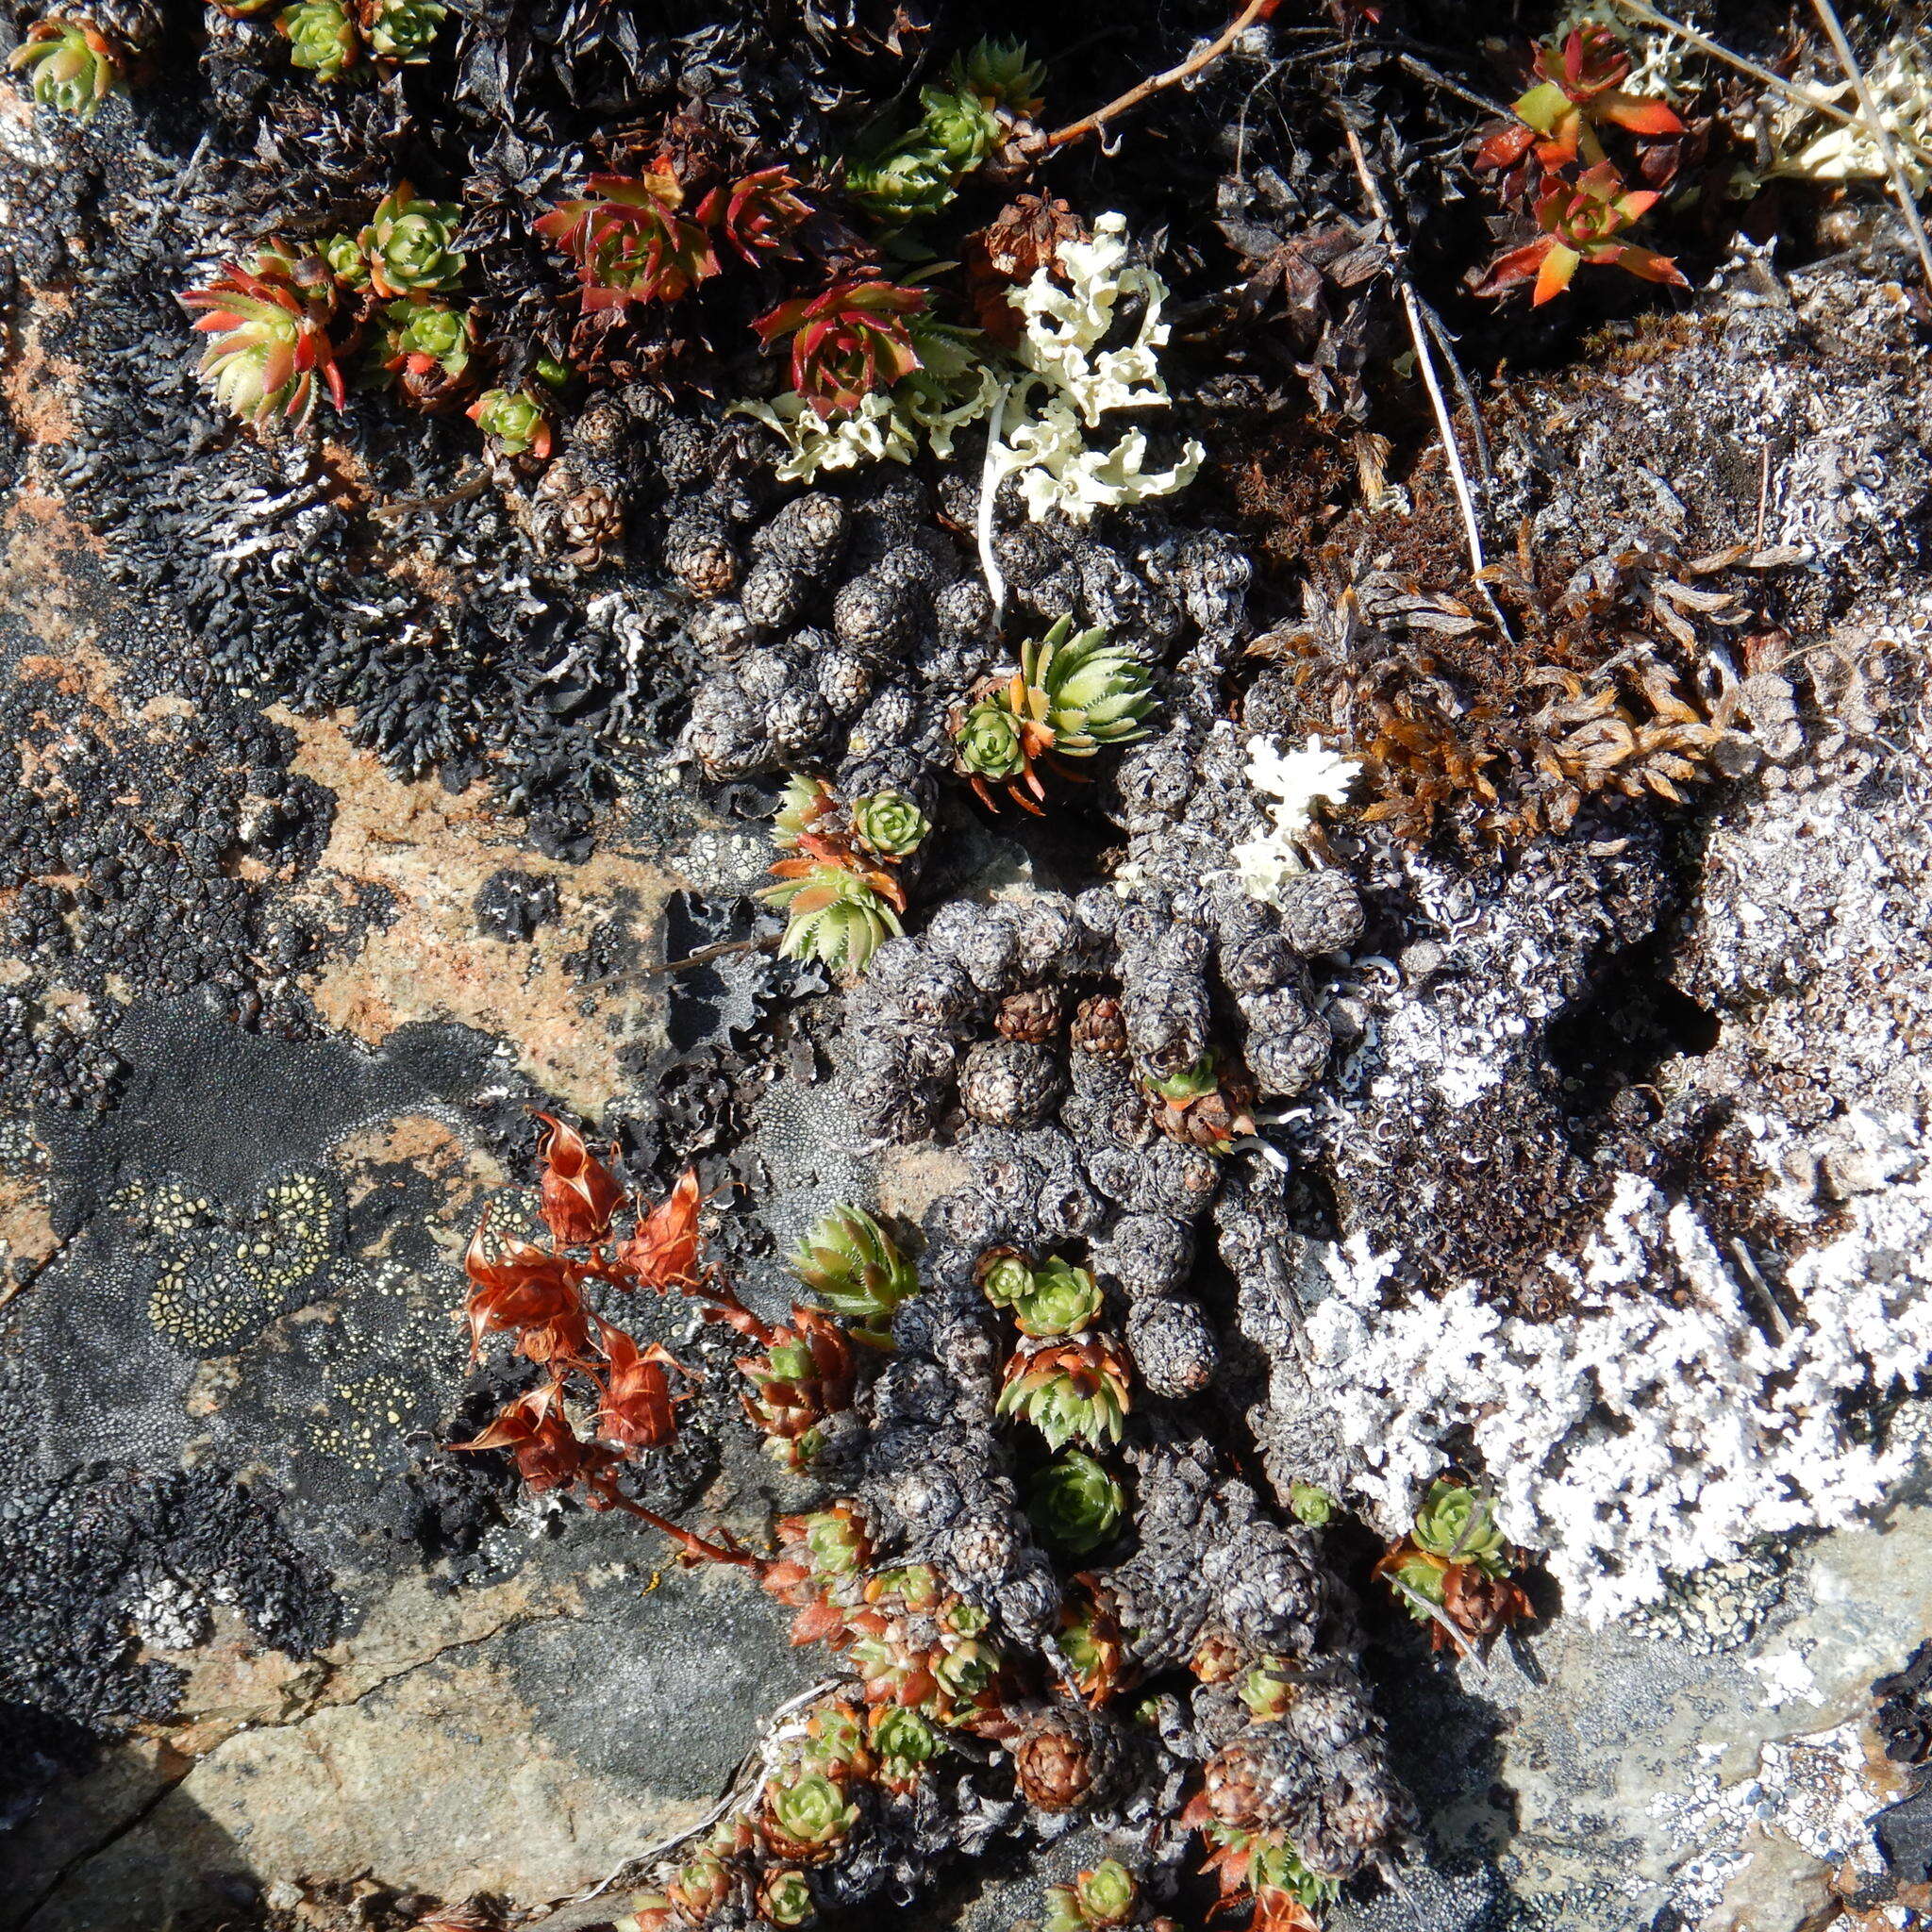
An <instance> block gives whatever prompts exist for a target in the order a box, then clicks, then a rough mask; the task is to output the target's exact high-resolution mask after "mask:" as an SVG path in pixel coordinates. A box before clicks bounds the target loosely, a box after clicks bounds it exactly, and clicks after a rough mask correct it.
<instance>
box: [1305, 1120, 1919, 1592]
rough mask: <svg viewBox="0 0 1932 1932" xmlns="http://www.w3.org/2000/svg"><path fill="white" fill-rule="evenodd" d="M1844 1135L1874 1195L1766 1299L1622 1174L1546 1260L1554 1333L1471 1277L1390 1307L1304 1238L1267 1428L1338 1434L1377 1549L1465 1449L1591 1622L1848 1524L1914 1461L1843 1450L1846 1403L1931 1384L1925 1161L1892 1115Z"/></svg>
mask: <svg viewBox="0 0 1932 1932" xmlns="http://www.w3.org/2000/svg"><path fill="white" fill-rule="evenodd" d="M1851 1130H1852V1132H1853V1136H1854V1138H1855V1139H1857V1140H1858V1141H1860V1142H1861V1143H1862V1144H1863V1145H1864V1149H1865V1153H1866V1155H1867V1157H1868V1167H1867V1176H1868V1178H1869V1181H1870V1191H1866V1192H1863V1193H1860V1194H1858V1195H1857V1196H1856V1197H1855V1198H1854V1199H1852V1200H1851V1201H1850V1202H1849V1203H1846V1204H1845V1207H1844V1211H1845V1212H1846V1214H1847V1217H1848V1221H1849V1225H1847V1227H1846V1228H1845V1229H1844V1231H1843V1232H1841V1233H1840V1234H1838V1235H1837V1236H1836V1237H1835V1238H1834V1239H1832V1240H1830V1241H1826V1242H1824V1243H1823V1244H1822V1245H1820V1246H1818V1247H1816V1248H1813V1249H1811V1250H1809V1251H1807V1252H1806V1253H1803V1254H1801V1255H1798V1256H1797V1257H1794V1258H1793V1259H1792V1261H1791V1262H1790V1267H1789V1269H1788V1270H1787V1273H1786V1276H1785V1280H1784V1284H1783V1291H1782V1295H1781V1298H1780V1301H1779V1305H1778V1306H1777V1307H1768V1306H1767V1305H1766V1303H1767V1296H1768V1294H1769V1292H1770V1291H1767V1290H1765V1289H1764V1288H1763V1287H1762V1285H1761V1284H1759V1283H1757V1282H1755V1281H1746V1280H1744V1279H1742V1278H1740V1274H1737V1273H1736V1272H1734V1270H1733V1268H1732V1266H1731V1265H1730V1263H1729V1261H1728V1260H1727V1258H1726V1257H1725V1256H1724V1254H1723V1253H1722V1252H1721V1251H1720V1250H1719V1248H1718V1246H1717V1244H1716V1242H1715V1241H1713V1239H1712V1238H1711V1236H1710V1234H1709V1232H1708V1231H1707V1229H1706V1227H1705V1226H1704V1225H1703V1224H1702V1223H1701V1222H1700V1221H1699V1220H1698V1218H1697V1216H1696V1214H1695V1213H1694V1211H1693V1210H1692V1209H1691V1208H1690V1207H1689V1206H1687V1205H1686V1204H1684V1203H1682V1202H1677V1203H1673V1202H1672V1201H1670V1200H1669V1199H1668V1198H1666V1196H1665V1195H1664V1194H1662V1193H1661V1192H1660V1191H1658V1190H1657V1188H1656V1187H1655V1186H1654V1185H1652V1184H1651V1183H1650V1182H1649V1181H1647V1180H1644V1179H1642V1178H1640V1177H1639V1176H1637V1175H1634V1174H1624V1175H1621V1176H1619V1178H1618V1181H1617V1185H1616V1188H1615V1191H1614V1194H1613V1197H1612V1199H1611V1202H1610V1204H1609V1206H1608V1208H1607V1210H1606V1212H1605V1214H1604V1217H1603V1220H1602V1222H1601V1224H1599V1226H1598V1229H1597V1231H1596V1234H1595V1236H1594V1237H1593V1238H1592V1239H1591V1241H1590V1242H1589V1243H1588V1245H1587V1246H1586V1247H1585V1249H1584V1250H1583V1253H1582V1255H1581V1257H1579V1262H1578V1263H1571V1262H1569V1261H1566V1260H1564V1259H1562V1258H1560V1257H1557V1256H1554V1255H1553V1256H1550V1257H1547V1258H1546V1261H1545V1266H1546V1267H1548V1268H1549V1269H1550V1270H1551V1271H1552V1273H1553V1274H1557V1275H1559V1276H1562V1277H1565V1278H1566V1279H1567V1280H1568V1282H1569V1284H1570V1286H1571V1290H1572V1294H1573V1298H1574V1310H1573V1312H1572V1313H1570V1314H1569V1315H1567V1316H1566V1317H1565V1318H1564V1319H1563V1320H1562V1321H1561V1322H1557V1323H1535V1322H1527V1321H1523V1320H1520V1319H1518V1318H1515V1317H1513V1316H1506V1315H1503V1314H1501V1313H1500V1312H1499V1311H1498V1310H1497V1309H1495V1308H1494V1307H1491V1306H1490V1305H1489V1304H1488V1303H1487V1302H1486V1301H1485V1300H1484V1299H1483V1298H1482V1296H1481V1294H1480V1292H1479V1291H1478V1288H1477V1285H1476V1284H1475V1283H1474V1282H1473V1281H1465V1282H1463V1283H1461V1284H1459V1285H1457V1287H1454V1288H1452V1289H1451V1290H1450V1291H1448V1292H1447V1293H1445V1294H1443V1295H1441V1297H1440V1298H1439V1299H1430V1298H1426V1297H1422V1296H1417V1297H1415V1298H1413V1299H1412V1300H1411V1301H1410V1302H1409V1303H1408V1304H1407V1306H1406V1307H1389V1308H1385V1307H1383V1306H1382V1299H1383V1297H1382V1293H1381V1283H1382V1282H1383V1280H1384V1279H1385V1278H1386V1276H1387V1275H1388V1274H1389V1273H1390V1272H1391V1266H1392V1259H1391V1257H1378V1256H1375V1255H1373V1254H1371V1253H1369V1252H1368V1251H1367V1248H1366V1246H1365V1245H1364V1244H1363V1243H1362V1242H1361V1241H1359V1239H1357V1240H1356V1241H1350V1242H1348V1243H1347V1244H1345V1245H1343V1246H1340V1247H1337V1246H1334V1245H1332V1244H1328V1243H1317V1244H1313V1245H1312V1246H1311V1248H1310V1250H1309V1256H1308V1258H1307V1262H1306V1264H1305V1270H1304V1280H1303V1284H1302V1299H1303V1300H1304V1301H1305V1302H1306V1301H1308V1300H1312V1299H1313V1298H1314V1297H1315V1296H1318V1295H1320V1296H1323V1297H1324V1298H1323V1299H1321V1300H1320V1302H1319V1305H1318V1306H1316V1307H1314V1308H1313V1309H1312V1312H1311V1313H1310V1314H1309V1316H1308V1319H1307V1327H1306V1332H1305V1338H1304V1341H1305V1351H1304V1353H1303V1354H1302V1355H1300V1356H1297V1355H1295V1354H1294V1353H1292V1352H1288V1351H1276V1353H1275V1363H1274V1378H1273V1382H1272V1385H1271V1389H1270V1397H1269V1409H1270V1411H1271V1415H1272V1419H1273V1422H1274V1424H1275V1426H1276V1427H1282V1426H1284V1425H1285V1427H1286V1429H1287V1432H1288V1435H1289V1437H1290V1439H1299V1440H1301V1441H1310V1440H1315V1439H1317V1438H1320V1437H1323V1436H1326V1437H1328V1439H1329V1440H1333V1441H1335V1442H1336V1446H1337V1447H1338V1449H1339V1450H1340V1452H1341V1455H1340V1457H1339V1459H1338V1470H1339V1471H1345V1474H1341V1483H1342V1487H1343V1488H1344V1489H1345V1490H1347V1491H1348V1492H1349V1495H1350V1499H1351V1500H1352V1501H1354V1502H1355V1503H1357V1504H1358V1505H1359V1506H1361V1507H1362V1508H1363V1509H1364V1511H1365V1513H1366V1514H1367V1515H1368V1516H1369V1517H1370V1519H1371V1520H1372V1521H1373V1522H1374V1524H1376V1525H1377V1527H1379V1528H1380V1529H1382V1530H1383V1531H1385V1532H1386V1533H1388V1534H1389V1535H1391V1536H1394V1535H1399V1534H1400V1533H1401V1532H1402V1531H1403V1530H1404V1529H1405V1528H1406V1527H1407V1524H1408V1522H1409V1519H1410V1516H1411V1514H1412V1512H1413V1508H1414V1505H1415V1499H1416V1498H1417V1497H1418V1496H1419V1495H1420V1494H1422V1493H1423V1491H1424V1488H1425V1487H1426V1485H1427V1483H1428V1482H1429V1480H1430V1479H1431V1478H1432V1477H1433V1476H1435V1475H1437V1474H1440V1473H1441V1470H1442V1468H1443V1466H1444V1464H1445V1462H1447V1461H1449V1460H1451V1459H1453V1452H1452V1449H1451V1446H1450V1445H1451V1444H1452V1442H1454V1441H1467V1442H1468V1443H1469V1444H1470V1445H1471V1446H1472V1447H1473V1448H1474V1452H1475V1454H1476V1456H1477V1457H1479V1458H1480V1460H1481V1464H1482V1468H1483V1471H1484V1474H1485V1480H1486V1482H1487V1483H1489V1484H1490V1485H1491V1486H1492V1488H1493V1490H1494V1492H1495V1495H1496V1499H1497V1509H1498V1516H1499V1519H1500V1521H1501V1523H1502V1524H1503V1526H1504V1528H1505V1530H1506V1531H1507V1533H1508V1535H1509V1536H1510V1537H1511V1538H1513V1539H1514V1540H1515V1541H1518V1542H1521V1543H1523V1544H1524V1545H1525V1546H1526V1547H1528V1548H1531V1549H1535V1550H1540V1551H1541V1552H1542V1553H1543V1557H1544V1560H1545V1562H1546V1563H1547V1565H1548V1567H1549V1569H1550V1571H1551V1573H1552V1574H1554V1575H1555V1576H1556V1577H1557V1580H1558V1581H1559V1582H1560V1583H1561V1585H1562V1587H1563V1591H1564V1601H1565V1606H1566V1607H1567V1608H1569V1609H1571V1610H1573V1611H1574V1612H1576V1613H1578V1614H1580V1615H1581V1616H1582V1617H1583V1618H1584V1619H1585V1620H1586V1621H1587V1622H1588V1623H1590V1624H1593V1625H1600V1624H1604V1623H1605V1622H1607V1621H1608V1620H1609V1619H1611V1618H1613V1617H1617V1616H1621V1615H1623V1614H1624V1613H1625V1612H1627V1611H1630V1610H1633V1609H1636V1608H1638V1607H1641V1605H1644V1604H1647V1603H1652V1602H1655V1601H1656V1600H1657V1599H1658V1598H1659V1597H1660V1596H1662V1594H1663V1592H1664V1589H1665V1578H1666V1576H1667V1574H1673V1573H1674V1574H1688V1573H1691V1572H1694V1571H1696V1570H1699V1569H1701V1568H1703V1567H1704V1566H1705V1565H1707V1564H1709V1563H1712V1562H1717V1561H1722V1560H1724V1559H1725V1558H1728V1557H1732V1556H1734V1555H1735V1554H1737V1552H1739V1551H1740V1550H1741V1549H1743V1548H1744V1547H1745V1546H1746V1545H1747V1544H1748V1543H1750V1542H1751V1541H1753V1540H1754V1539H1755V1538H1757V1537H1759V1536H1763V1535H1767V1534H1774V1533H1778V1532H1783V1531H1790V1530H1797V1529H1806V1528H1829V1527H1835V1526H1839V1525H1842V1524H1848V1523H1851V1522H1853V1521H1855V1520H1857V1518H1858V1516H1859V1515H1860V1514H1861V1513H1862V1512H1864V1511H1867V1510H1869V1509H1871V1508H1873V1507H1874V1506H1876V1505H1877V1504H1878V1503H1880V1502H1881V1501H1882V1499H1883V1497H1884V1495H1885V1493H1886V1491H1887V1490H1888V1488H1889V1486H1890V1485H1891V1484H1892V1483H1894V1482H1895V1481H1896V1480H1897V1479H1898V1478H1899V1476H1900V1475H1901V1474H1903V1473H1904V1470H1905V1467H1906V1466H1907V1462H1908V1461H1909V1458H1910V1455H1911V1453H1912V1452H1911V1450H1910V1449H1909V1447H1907V1446H1900V1447H1896V1448H1893V1447H1888V1446H1883V1445H1881V1444H1874V1442H1871V1441H1861V1440H1858V1439H1857V1437H1855V1436H1854V1434H1853V1433H1852V1432H1851V1431H1850V1430H1848V1429H1847V1427H1846V1426H1845V1424H1844V1423H1843V1421H1842V1419H1841V1407H1842V1404H1843V1403H1844V1402H1845V1400H1846V1399H1847V1398H1853V1397H1857V1398H1863V1399H1867V1400H1869V1399H1872V1398H1875V1397H1882V1396H1884V1395H1886V1394H1888V1393H1890V1392H1894V1391H1898V1390H1899V1389H1900V1388H1902V1387H1904V1388H1910V1387H1914V1386H1917V1385H1918V1384H1920V1383H1921V1382H1923V1380H1924V1378H1925V1376H1926V1375H1927V1373H1928V1370H1932V1244H1928V1241H1927V1236H1928V1233H1932V1145H1928V1143H1927V1141H1926V1140H1925V1138H1924V1133H1923V1130H1922V1129H1921V1128H1920V1127H1918V1126H1917V1125H1916V1124H1913V1123H1911V1122H1909V1121H1907V1120H1906V1119H1904V1118H1903V1117H1901V1116H1897V1115H1890V1116H1887V1117H1883V1118H1881V1117H1877V1116H1868V1117H1865V1118H1863V1119H1862V1120H1859V1121H1857V1122H1856V1123H1854V1124H1853V1125H1852V1129H1851ZM1324 1291H1325V1292H1324ZM1277 1440H1281V1439H1280V1438H1279V1437H1277ZM1282 1473H1285V1472H1278V1473H1277V1474H1282Z"/></svg>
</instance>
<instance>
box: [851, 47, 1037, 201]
mask: <svg viewBox="0 0 1932 1932" xmlns="http://www.w3.org/2000/svg"><path fill="white" fill-rule="evenodd" d="M1045 78H1046V70H1045V68H1043V67H1041V66H1040V65H1038V64H1037V63H1035V62H1033V61H1031V60H1029V59H1028V58H1027V55H1026V50H1025V48H1024V47H1023V46H1021V45H1020V44H1019V43H1018V42H1014V41H993V40H985V41H981V42H979V43H978V45H977V46H975V47H974V48H972V49H971V51H970V52H967V53H964V54H957V55H955V56H954V57H953V63H952V66H951V68H950V69H949V70H948V73H947V75H946V80H945V84H944V85H943V86H941V87H928V88H924V89H923V90H922V91H921V92H920V97H919V99H920V113H919V118H918V119H917V120H916V121H915V122H914V123H913V124H912V125H911V126H910V127H908V128H907V129H906V130H905V131H904V132H903V133H901V134H899V135H897V136H893V137H884V136H880V137H875V138H874V141H873V142H871V143H869V144H868V146H867V147H866V149H865V150H864V151H863V152H862V153H860V154H859V155H858V156H855V157H854V158H852V159H851V160H850V161H848V163H847V165H846V177H845V178H846V185H847V187H848V188H849V189H850V190H851V192H852V193H853V195H854V197H855V198H856V199H857V200H858V203H859V204H860V206H861V207H863V208H866V209H867V210H868V211H869V212H870V213H872V214H874V215H875V216H877V217H878V219H880V220H881V221H884V222H887V223H891V224H894V225H897V224H903V223H907V222H912V221H916V220H918V219H919V218H920V217H921V216H923V215H933V214H937V213H938V212H939V211H940V210H941V208H944V207H945V206H946V204H947V203H948V202H950V201H951V200H952V199H953V197H954V196H955V195H956V194H958V192H959V184H960V182H961V181H962V180H963V179H964V178H965V176H967V175H971V174H972V173H974V170H976V169H978V168H980V167H982V166H984V165H986V164H987V163H988V162H989V161H990V160H997V159H999V158H1001V157H1002V151H1003V150H1005V149H1008V148H1011V149H1013V150H1014V151H1015V153H1014V158H1016V159H1017V158H1020V157H1021V156H1022V155H1024V148H1025V144H1026V142H1027V140H1028V138H1029V136H1031V135H1033V134H1035V133H1036V132H1037V130H1035V129H1034V128H1033V127H1032V125H1031V123H1032V117H1033V116H1034V115H1036V114H1038V113H1039V111H1040V108H1041V98H1040V89H1041V83H1042V82H1043V81H1044V80H1045Z"/></svg>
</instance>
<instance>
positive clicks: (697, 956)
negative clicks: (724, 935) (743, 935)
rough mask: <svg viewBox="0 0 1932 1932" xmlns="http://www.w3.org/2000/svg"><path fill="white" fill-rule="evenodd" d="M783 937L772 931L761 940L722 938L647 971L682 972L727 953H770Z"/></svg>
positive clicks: (665, 960) (664, 961) (660, 963)
mask: <svg viewBox="0 0 1932 1932" xmlns="http://www.w3.org/2000/svg"><path fill="white" fill-rule="evenodd" d="M781 937H782V935H781V934H778V933H772V934H770V935H769V936H768V937H766V938H764V939H761V940H720V941H718V943H717V944H716V945H715V946H700V947H699V948H698V949H697V951H696V952H695V953H687V954H686V955H685V956H684V958H681V959H664V960H660V961H659V962H658V964H657V965H655V966H646V967H645V968H644V971H645V972H646V973H682V972H683V971H684V969H685V968H686V967H687V966H703V965H706V964H708V962H709V961H711V960H713V959H722V958H724V957H725V955H726V954H727V953H769V952H771V951H773V950H774V948H775V947H776V946H777V943H778V941H779V940H780V938H781Z"/></svg>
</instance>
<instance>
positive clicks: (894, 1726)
mask: <svg viewBox="0 0 1932 1932" xmlns="http://www.w3.org/2000/svg"><path fill="white" fill-rule="evenodd" d="M872 1748H873V1749H874V1752H876V1753H877V1754H878V1760H879V1768H880V1770H881V1771H882V1772H883V1773H884V1774H886V1776H887V1777H888V1778H889V1779H891V1780H892V1781H893V1782H895V1783H900V1784H904V1783H908V1782H909V1781H910V1780H911V1779H913V1778H915V1777H917V1776H918V1775H919V1773H920V1771H921V1769H922V1767H923V1766H924V1765H926V1764H927V1763H929V1762H930V1761H931V1759H932V1757H933V1755H934V1754H935V1753H936V1752H937V1751H938V1750H939V1748H940V1736H939V1733H938V1732H937V1731H936V1730H934V1729H933V1727H932V1725H931V1724H928V1723H927V1722H926V1720H925V1719H924V1717H922V1716H921V1715H920V1713H919V1712H918V1711H916V1710H908V1708H906V1707H905V1706H904V1705H897V1704H892V1705H886V1706H883V1707H880V1708H879V1709H877V1710H875V1711H874V1713H873V1719H872Z"/></svg>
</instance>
